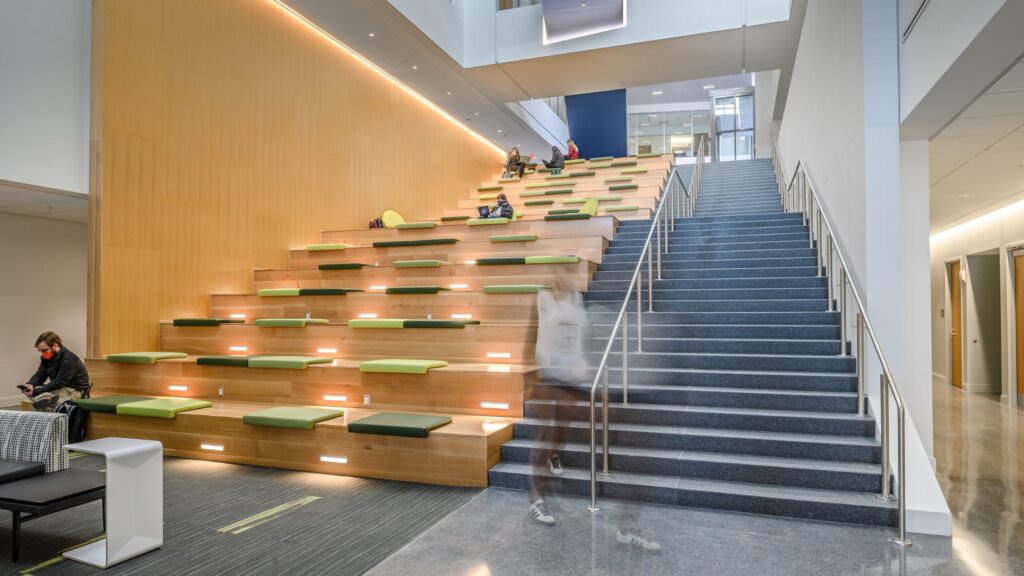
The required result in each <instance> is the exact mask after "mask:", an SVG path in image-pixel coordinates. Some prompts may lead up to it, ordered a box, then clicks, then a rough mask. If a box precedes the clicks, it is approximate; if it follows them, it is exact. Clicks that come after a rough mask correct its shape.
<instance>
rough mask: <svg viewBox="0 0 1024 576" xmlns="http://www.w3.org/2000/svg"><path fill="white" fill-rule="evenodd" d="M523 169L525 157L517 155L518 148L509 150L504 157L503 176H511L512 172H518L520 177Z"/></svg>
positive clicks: (524, 168) (524, 167)
mask: <svg viewBox="0 0 1024 576" xmlns="http://www.w3.org/2000/svg"><path fill="white" fill-rule="evenodd" d="M525 171H526V159H525V158H523V157H522V156H520V155H519V148H513V149H511V150H509V151H508V156H506V157H505V177H506V178H511V177H512V174H518V175H519V177H520V178H522V177H523V172H525Z"/></svg>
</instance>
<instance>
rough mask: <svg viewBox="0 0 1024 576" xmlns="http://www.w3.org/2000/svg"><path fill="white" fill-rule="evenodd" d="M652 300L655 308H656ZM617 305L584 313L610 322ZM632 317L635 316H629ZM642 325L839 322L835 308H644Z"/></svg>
mask: <svg viewBox="0 0 1024 576" xmlns="http://www.w3.org/2000/svg"><path fill="white" fill-rule="evenodd" d="M657 307H658V306H657V302H655V310H657ZM618 308H619V306H618V305H615V306H614V309H615V311H614V312H611V311H609V312H603V311H602V312H597V311H594V312H589V313H588V314H587V317H588V318H589V319H590V322H591V323H592V324H611V323H613V322H615V317H616V316H617V315H618ZM633 320H634V321H635V317H634V318H633ZM643 323H644V326H655V325H658V324H733V325H745V324H746V325H759V326H764V325H779V324H786V325H799V324H816V325H828V324H835V325H838V324H839V313H838V312H754V313H744V312H663V313H659V312H657V311H655V312H644V315H643Z"/></svg>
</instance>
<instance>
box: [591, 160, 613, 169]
mask: <svg viewBox="0 0 1024 576" xmlns="http://www.w3.org/2000/svg"><path fill="white" fill-rule="evenodd" d="M611 167H612V163H611V162H605V163H603V164H591V165H590V166H589V168H590V169H591V170H597V169H600V168H611Z"/></svg>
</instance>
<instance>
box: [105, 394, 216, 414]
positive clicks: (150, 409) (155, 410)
mask: <svg viewBox="0 0 1024 576" xmlns="http://www.w3.org/2000/svg"><path fill="white" fill-rule="evenodd" d="M210 406H213V403H212V402H207V401H206V400H196V399H194V398H151V399H149V400H142V401H139V402H125V403H122V404H118V405H117V414H118V415H120V416H145V417H147V418H174V417H175V416H177V415H178V412H188V411H189V410H199V409H200V408H209V407H210Z"/></svg>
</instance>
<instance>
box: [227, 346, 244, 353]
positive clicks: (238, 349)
mask: <svg viewBox="0 0 1024 576" xmlns="http://www.w3.org/2000/svg"><path fill="white" fill-rule="evenodd" d="M228 350H230V351H232V352H248V351H249V347H248V346H228Z"/></svg>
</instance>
